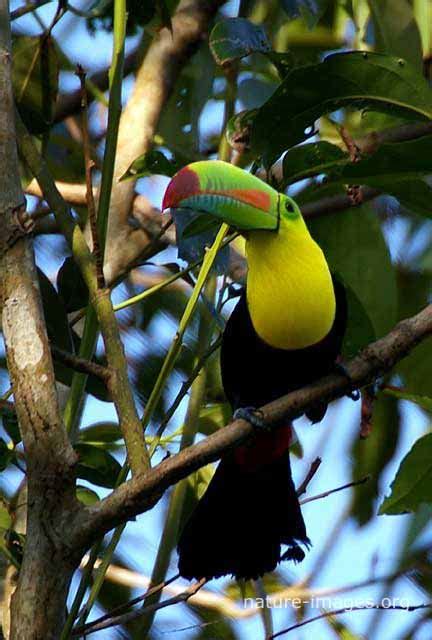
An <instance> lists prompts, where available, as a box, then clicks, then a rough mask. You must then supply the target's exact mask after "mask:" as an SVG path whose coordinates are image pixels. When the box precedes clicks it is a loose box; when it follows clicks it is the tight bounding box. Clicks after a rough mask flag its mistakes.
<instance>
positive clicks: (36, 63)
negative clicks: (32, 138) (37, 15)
mask: <svg viewBox="0 0 432 640" xmlns="http://www.w3.org/2000/svg"><path fill="white" fill-rule="evenodd" d="M58 73H59V69H58V61H57V54H56V51H55V46H54V43H53V40H52V38H51V37H50V36H47V35H45V34H44V35H42V36H40V37H33V36H19V37H18V38H15V40H14V42H13V46H12V84H13V89H14V94H15V100H16V104H17V107H18V110H19V112H20V114H21V117H22V118H23V120H24V122H25V124H26V126H27V127H28V129H29V130H30V131H31V132H32V133H42V132H43V131H45V130H46V129H47V128H49V126H50V124H51V123H52V118H53V113H54V106H55V101H56V98H57V90H58Z"/></svg>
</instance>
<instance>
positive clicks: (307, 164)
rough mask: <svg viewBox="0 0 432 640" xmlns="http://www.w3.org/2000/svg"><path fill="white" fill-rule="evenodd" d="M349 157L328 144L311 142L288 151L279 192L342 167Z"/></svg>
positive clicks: (285, 156) (284, 160)
mask: <svg viewBox="0 0 432 640" xmlns="http://www.w3.org/2000/svg"><path fill="white" fill-rule="evenodd" d="M348 162H350V160H349V157H348V156H347V154H346V153H344V152H343V151H342V149H340V148H339V147H337V146H336V145H335V144H330V142H325V141H322V142H311V143H308V144H302V145H300V146H299V147H294V148H293V149H290V150H289V151H288V152H287V153H286V154H285V155H284V158H283V182H282V184H281V185H280V189H281V190H285V189H286V187H287V186H288V185H290V184H292V183H294V182H298V181H299V180H304V179H305V178H309V177H311V176H316V175H319V174H321V173H328V172H329V171H331V170H332V169H335V168H336V167H344V166H345V165H346V164H347V163H348Z"/></svg>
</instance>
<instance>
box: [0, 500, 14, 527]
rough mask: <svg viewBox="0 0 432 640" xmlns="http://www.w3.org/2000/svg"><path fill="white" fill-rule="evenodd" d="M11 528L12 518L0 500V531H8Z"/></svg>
mask: <svg viewBox="0 0 432 640" xmlns="http://www.w3.org/2000/svg"><path fill="white" fill-rule="evenodd" d="M11 526H12V518H11V515H10V513H9V509H8V508H7V505H6V503H5V502H4V501H3V500H0V529H9V528H10V527H11Z"/></svg>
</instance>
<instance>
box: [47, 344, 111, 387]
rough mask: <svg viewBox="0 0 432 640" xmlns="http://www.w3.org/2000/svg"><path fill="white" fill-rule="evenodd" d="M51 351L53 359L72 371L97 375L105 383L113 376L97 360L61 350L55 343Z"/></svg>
mask: <svg viewBox="0 0 432 640" xmlns="http://www.w3.org/2000/svg"><path fill="white" fill-rule="evenodd" d="M51 352H52V354H53V357H54V360H57V361H58V362H61V363H62V364H64V365H65V366H66V367H69V368H70V369H73V370H74V371H78V372H79V373H87V374H88V375H93V376H97V377H98V378H100V379H101V380H103V381H104V382H105V383H106V384H109V382H110V381H111V379H112V378H113V376H112V374H111V371H110V369H109V368H108V367H104V366H103V365H100V364H98V363H97V362H92V361H91V360H86V359H85V358H80V357H79V356H76V355H75V354H74V353H68V352H67V351H63V349H59V347H56V346H55V345H51Z"/></svg>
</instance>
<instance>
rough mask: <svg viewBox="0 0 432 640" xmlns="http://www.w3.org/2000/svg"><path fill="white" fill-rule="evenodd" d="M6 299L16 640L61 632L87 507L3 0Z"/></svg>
mask: <svg viewBox="0 0 432 640" xmlns="http://www.w3.org/2000/svg"><path fill="white" fill-rule="evenodd" d="M0 168H1V170H0V301H1V320H2V328H3V335H4V340H5V345H6V356H7V363H8V370H9V375H10V380H11V384H12V387H13V393H14V403H15V410H16V413H17V417H18V421H19V426H20V430H21V435H22V438H23V442H24V448H25V454H26V464H27V481H28V498H27V534H26V544H25V546H24V556H23V562H22V565H21V568H20V571H19V578H18V584H17V588H16V591H15V593H14V595H13V597H12V606H11V633H10V637H11V638H12V639H13V640H51V639H55V638H58V637H59V636H60V633H61V630H62V626H63V619H64V614H65V606H66V597H67V593H68V589H69V585H70V581H71V577H72V573H73V571H74V569H75V568H76V567H77V566H78V563H79V560H80V554H79V552H77V550H75V551H74V553H72V550H71V549H70V547H69V545H68V532H69V531H70V530H71V528H72V526H71V525H72V521H73V520H74V519H75V518H76V516H77V514H78V512H79V511H80V509H82V506H81V505H80V504H79V503H78V501H77V500H76V497H75V473H74V467H75V464H76V455H75V452H74V450H73V448H72V446H71V444H70V442H69V439H68V437H67V434H66V432H65V429H64V426H63V423H62V418H61V414H60V410H59V406H58V400H57V395H56V387H55V378H54V370H53V366H52V360H51V353H50V348H49V343H48V337H47V333H46V326H45V320H44V316H43V311H42V304H41V298H40V292H39V284H38V278H37V273H36V268H35V264H34V256H33V248H32V245H31V242H30V241H29V240H28V239H27V237H26V234H27V230H28V218H26V214H25V200H24V196H23V194H22V191H21V184H20V178H19V170H18V157H17V150H16V138H15V123H14V103H13V97H12V87H11V57H10V28H9V7H8V2H7V0H0Z"/></svg>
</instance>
